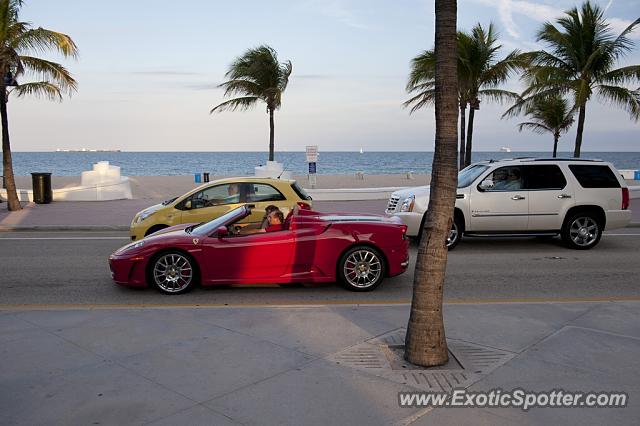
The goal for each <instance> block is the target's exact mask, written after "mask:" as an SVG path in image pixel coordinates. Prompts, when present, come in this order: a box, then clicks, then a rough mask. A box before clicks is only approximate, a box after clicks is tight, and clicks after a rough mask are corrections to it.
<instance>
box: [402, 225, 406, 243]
mask: <svg viewBox="0 0 640 426" xmlns="http://www.w3.org/2000/svg"><path fill="white" fill-rule="evenodd" d="M401 230H402V239H403V240H406V239H407V225H402V228H401Z"/></svg>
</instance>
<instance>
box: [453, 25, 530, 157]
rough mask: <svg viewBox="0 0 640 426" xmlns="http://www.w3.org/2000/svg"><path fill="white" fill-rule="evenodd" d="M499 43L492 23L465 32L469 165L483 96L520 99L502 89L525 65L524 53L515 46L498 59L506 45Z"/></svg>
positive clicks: (500, 100)
mask: <svg viewBox="0 0 640 426" xmlns="http://www.w3.org/2000/svg"><path fill="white" fill-rule="evenodd" d="M497 43H498V34H497V33H496V32H495V30H494V28H493V24H489V28H487V29H486V30H485V29H484V28H483V27H482V25H481V24H479V23H478V24H476V26H475V27H473V29H472V30H471V34H468V35H467V34H465V39H464V40H463V43H462V45H463V46H464V47H463V50H462V52H461V53H460V55H461V57H462V61H463V63H464V64H465V67H466V68H467V69H466V71H465V74H466V75H467V78H468V83H467V84H468V92H469V95H468V96H469V123H468V128H467V145H466V149H465V166H468V165H469V164H471V152H472V147H473V123H474V118H475V112H476V111H477V110H479V109H480V101H481V100H489V101H495V102H499V103H502V102H504V101H506V100H517V99H519V96H518V94H516V93H514V92H511V91H508V90H503V89H500V88H499V86H500V85H502V84H504V83H506V81H507V80H508V79H509V76H510V75H511V73H512V72H514V71H516V70H519V69H521V68H522V67H523V66H524V65H525V63H526V62H525V61H524V59H525V58H524V57H523V56H522V54H521V52H520V51H519V50H512V51H511V52H509V53H508V54H507V56H505V57H504V58H503V59H501V60H498V59H497V57H498V54H499V51H500V49H501V48H502V45H499V44H497Z"/></svg>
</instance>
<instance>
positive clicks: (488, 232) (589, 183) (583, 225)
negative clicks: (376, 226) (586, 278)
mask: <svg viewBox="0 0 640 426" xmlns="http://www.w3.org/2000/svg"><path fill="white" fill-rule="evenodd" d="M429 192H430V188H429V186H421V187H416V188H409V189H404V190H401V191H396V192H394V193H393V194H391V198H390V199H389V204H388V206H387V209H386V213H387V214H388V215H392V216H397V217H399V218H400V219H401V220H402V221H403V222H404V224H405V225H407V226H408V230H407V235H409V236H417V237H418V238H419V237H420V235H421V234H422V228H423V226H424V220H425V217H426V214H425V212H426V211H427V207H428V204H429ZM630 220H631V210H629V189H628V188H627V185H626V183H625V181H624V179H623V178H622V176H621V175H620V173H618V172H617V170H616V169H615V168H614V167H613V165H611V164H610V163H607V162H604V161H600V160H581V159H541V158H519V159H513V160H501V161H484V162H480V163H475V164H472V165H470V166H469V167H467V168H465V169H464V170H461V171H460V173H459V174H458V193H457V199H456V205H455V216H454V222H453V227H452V229H451V233H450V235H449V238H448V240H447V245H448V246H449V248H453V247H455V245H456V244H458V242H459V241H460V238H461V237H462V235H465V236H495V235H505V236H514V235H517V236H522V235H544V236H555V235H558V234H560V235H561V236H562V239H563V240H564V242H565V243H566V244H567V245H568V246H569V247H571V248H575V249H582V250H584V249H590V248H592V247H594V246H595V245H596V244H598V241H600V237H601V236H602V231H604V230H605V229H606V230H609V229H615V228H622V227H624V226H626V225H627V224H628V223H629V222H630Z"/></svg>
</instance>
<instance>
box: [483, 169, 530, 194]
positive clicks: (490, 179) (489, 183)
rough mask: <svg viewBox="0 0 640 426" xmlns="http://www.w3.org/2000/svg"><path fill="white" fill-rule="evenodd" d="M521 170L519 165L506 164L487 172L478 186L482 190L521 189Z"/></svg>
mask: <svg viewBox="0 0 640 426" xmlns="http://www.w3.org/2000/svg"><path fill="white" fill-rule="evenodd" d="M522 183H523V182H522V170H521V167H520V166H506V167H500V168H497V169H495V170H494V171H493V172H491V173H489V174H488V175H487V177H485V178H484V179H483V180H482V182H480V185H479V188H480V189H481V190H482V191H518V190H520V189H522V187H523V184H522Z"/></svg>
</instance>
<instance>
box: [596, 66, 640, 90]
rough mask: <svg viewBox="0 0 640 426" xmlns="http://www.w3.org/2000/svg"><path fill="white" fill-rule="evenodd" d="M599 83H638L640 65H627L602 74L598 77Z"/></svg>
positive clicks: (639, 80) (639, 79)
mask: <svg viewBox="0 0 640 426" xmlns="http://www.w3.org/2000/svg"><path fill="white" fill-rule="evenodd" d="M600 81H601V82H602V83H605V84H612V85H618V84H629V83H631V84H633V83H636V82H640V65H629V66H627V67H622V68H617V69H615V70H611V71H609V72H607V73H605V74H603V75H602V76H601V77H600Z"/></svg>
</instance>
